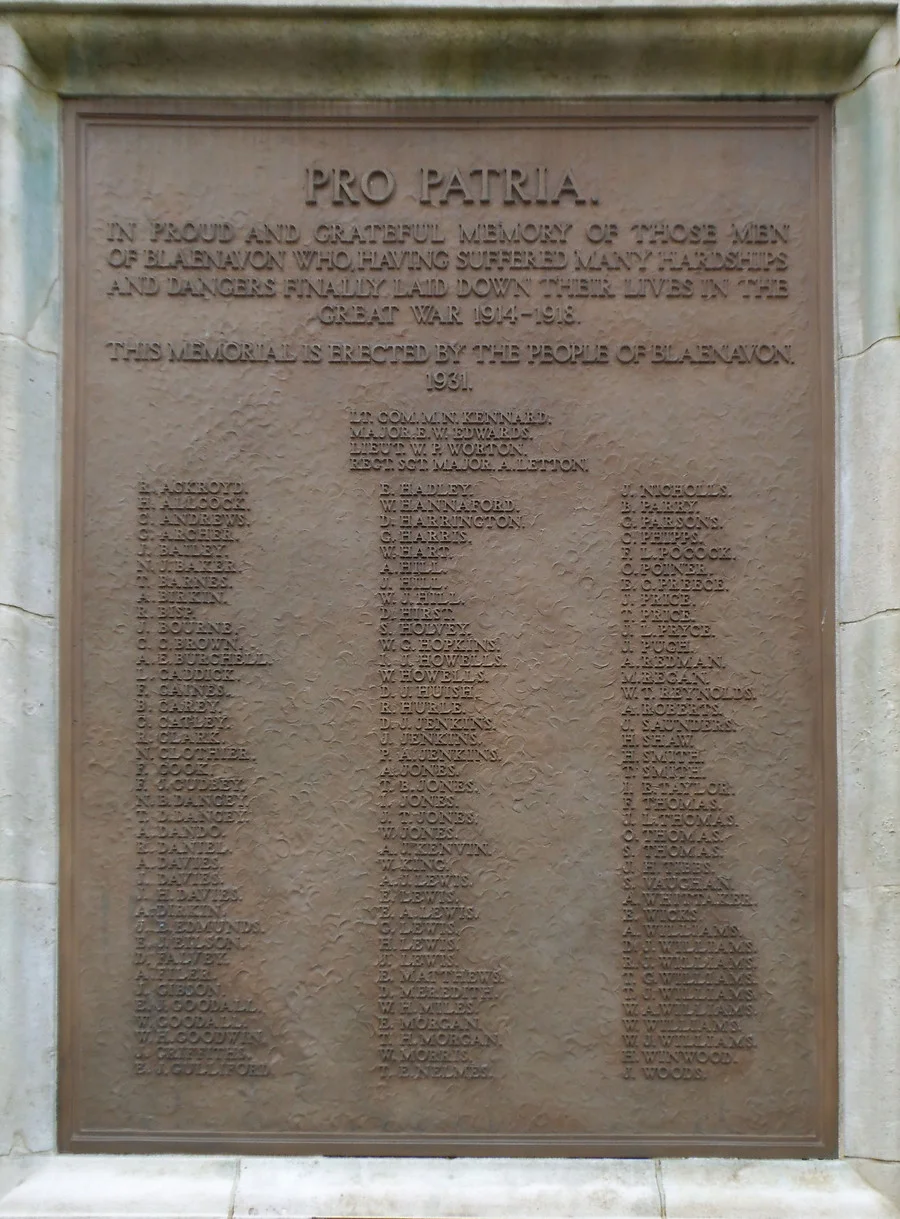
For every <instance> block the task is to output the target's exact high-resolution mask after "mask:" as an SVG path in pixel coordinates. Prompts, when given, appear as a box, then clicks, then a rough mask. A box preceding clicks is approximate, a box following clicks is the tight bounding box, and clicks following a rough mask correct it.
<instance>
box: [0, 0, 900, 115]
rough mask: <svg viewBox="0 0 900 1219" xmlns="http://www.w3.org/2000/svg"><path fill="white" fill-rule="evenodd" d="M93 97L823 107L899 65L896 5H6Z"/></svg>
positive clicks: (364, 0)
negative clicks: (814, 100)
mask: <svg viewBox="0 0 900 1219" xmlns="http://www.w3.org/2000/svg"><path fill="white" fill-rule="evenodd" d="M2 15H5V16H6V19H7V21H8V22H9V23H10V24H11V25H13V26H14V27H15V29H16V30H17V31H18V33H19V34H20V36H21V37H22V39H23V41H24V43H25V44H26V46H27V47H28V50H29V52H30V54H31V56H32V57H33V59H34V61H35V63H36V64H37V65H38V66H39V67H40V69H41V70H42V72H43V73H44V75H45V76H46V79H47V81H48V83H49V84H50V86H51V87H52V88H55V89H56V90H57V91H59V92H60V93H63V94H70V95H71V94H78V95H82V96H90V95H94V96H96V95H102V94H119V95H131V96H148V95H155V96H160V95H170V96H172V95H175V96H204V97H237V96H243V97H262V96H268V97H275V98H288V97H318V98H346V97H357V98H372V97H381V98H398V97H448V96H451V97H482V98H483V97H546V98H558V99H563V98H577V97H581V98H617V97H636V96H643V97H647V98H654V97H656V98H661V97H767V96H768V97H787V96H795V97H797V96H799V97H814V96H819V97H824V96H831V95H834V94H837V93H840V92H842V91H845V90H847V89H849V88H852V87H853V86H854V85H855V84H857V83H858V82H859V81H860V80H861V79H863V78H864V77H865V76H866V75H868V74H869V73H870V72H871V71H872V70H874V69H877V68H878V67H883V66H886V65H887V64H889V63H893V62H895V61H896V57H897V52H896V5H895V4H893V3H887V2H886V0H865V2H863V0H841V2H840V3H833V2H830V0H791V2H790V3H778V2H774V3H769V4H760V3H759V2H758V0H753V2H748V0H723V3H720V4H713V3H709V2H708V0H707V2H706V3H702V4H690V3H688V4H678V5H676V4H674V3H671V2H669V0H653V2H652V3H650V2H649V0H637V2H636V3H624V2H616V0H606V2H605V3H596V2H592V0H581V2H579V0H575V3H568V4H566V5H565V6H562V5H560V4H557V3H553V2H550V3H537V2H534V3H532V2H531V0H500V3H497V4H493V5H491V6H490V7H486V6H476V5H474V4H471V3H460V2H459V0H436V2H435V3H433V4H430V5H429V4H423V3H422V0H399V3H391V4H387V3H383V2H382V0H340V2H339V3H333V2H332V0H304V2H303V3H295V2H292V0H280V2H279V0H257V2H254V0H179V2H178V3H173V2H172V0H5V3H0V16H2Z"/></svg>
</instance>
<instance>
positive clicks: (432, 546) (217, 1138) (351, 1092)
mask: <svg viewBox="0 0 900 1219" xmlns="http://www.w3.org/2000/svg"><path fill="white" fill-rule="evenodd" d="M67 121H68V144H67V174H68V176H67V208H68V219H67V224H68V231H67V241H66V258H67V266H68V279H67V299H66V319H67V374H66V393H67V416H66V418H67V426H66V436H65V457H66V469H67V475H66V478H67V483H66V492H65V502H64V523H65V529H66V539H65V572H64V577H65V580H64V583H65V590H66V591H65V597H66V599H65V613H64V618H65V625H64V630H65V637H64V646H63V707H64V710H63V731H64V766H63V803H64V810H65V835H64V838H65V841H64V857H63V873H64V878H65V889H66V896H65V901H64V906H63V914H62V929H63V935H64V957H63V984H62V1012H63V1015H62V1037H63V1050H64V1052H63V1062H62V1071H63V1079H62V1102H61V1107H62V1120H61V1125H62V1132H63V1133H62V1140H63V1143H64V1145H65V1146H66V1147H67V1148H71V1149H87V1150H90V1149H93V1150H101V1149H105V1150H116V1149H129V1148H134V1149H145V1150H146V1149H152V1148H157V1149H163V1148H166V1149H176V1150H177V1149H203V1148H206V1149H218V1150H223V1151H224V1150H239V1149H243V1150H251V1151H252V1150H261V1151H262V1150H268V1151H284V1152H288V1151H293V1152H298V1151H313V1150H318V1151H334V1152H354V1153H359V1152H369V1153H402V1154H410V1153H413V1154H429V1153H474V1154H495V1155H496V1154H510V1153H530V1154H538V1155H544V1154H593V1155H597V1154H635V1155H640V1154H664V1153H666V1152H675V1153H677V1152H689V1151H692V1150H706V1151H709V1152H713V1153H724V1152H741V1153H749V1154H753V1153H758V1154H791V1153H792V1152H793V1153H796V1154H810V1153H817V1152H818V1153H820V1154H822V1153H827V1152H828V1151H829V1150H830V1149H831V1147H832V1140H833V1134H834V1109H835V1083H834V1075H835V1072H834V1060H835V1036H834V1025H835V1017H834V990H833V977H834V943H833V925H832V924H833V894H832V884H833V881H832V867H833V824H832V811H833V810H832V799H833V749H832V741H831V737H832V719H833V715H832V692H833V676H832V669H831V647H830V642H829V641H830V638H831V634H832V630H833V622H832V613H831V591H830V590H831V577H830V571H831V568H830V559H829V554H830V549H829V547H830V512H831V509H830V503H831V480H832V472H831V471H832V468H831V459H830V452H831V441H830V434H831V430H830V429H831V423H830V403H829V386H828V369H829V367H830V354H829V348H830V313H829V285H828V265H829V262H828V260H829V250H828V231H829V230H828V208H827V194H826V184H827V181H828V167H827V158H828V152H827V131H828V126H827V110H826V109H825V108H824V107H822V108H817V107H814V106H813V107H810V106H804V107H799V108H797V107H794V108H791V107H786V106H781V107H765V106H755V107H736V106H727V107H712V106H710V107H705V108H699V107H694V108H681V109H678V108H675V109H673V108H668V109H664V110H662V109H650V108H645V109H640V108H631V109H628V110H621V111H602V112H601V111H599V110H597V109H596V108H587V107H579V106H565V107H557V108H553V109H548V108H547V107H543V106H532V107H528V106H523V105H516V106H505V107H504V106H481V105H474V104H473V105H471V106H460V105H456V106H454V107H452V108H443V109H442V108H440V107H438V106H424V105H423V106H421V107H419V108H415V107H413V108H388V107H384V106H380V107H357V108H353V107H343V108H340V107H339V108H337V109H334V108H330V109H319V110H316V109H312V108H308V107H307V108H299V107H298V108H295V109H290V108H284V107H282V108H279V109H277V110H273V109H272V108H268V109H253V108H252V107H248V106H243V107H238V106H233V107H230V108H229V107H227V106H222V107H219V108H215V107H212V108H203V109H200V110H198V109H196V107H191V106H187V105H184V106H181V107H166V106H160V105H154V104H145V105H140V106H134V105H132V104H128V105H127V106H126V105H124V104H123V105H120V106H117V105H115V104H105V105H79V106H75V105H72V106H71V107H70V108H69V111H68V114H67Z"/></svg>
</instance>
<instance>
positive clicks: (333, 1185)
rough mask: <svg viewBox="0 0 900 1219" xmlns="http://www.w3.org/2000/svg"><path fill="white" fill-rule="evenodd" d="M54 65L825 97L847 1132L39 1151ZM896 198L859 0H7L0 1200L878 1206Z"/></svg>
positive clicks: (385, 1212) (55, 449)
mask: <svg viewBox="0 0 900 1219" xmlns="http://www.w3.org/2000/svg"><path fill="white" fill-rule="evenodd" d="M437 51H440V54H439V55H438V54H436V52H437ZM60 94H63V95H95V96H101V95H104V96H109V95H147V94H156V95H174V96H185V95H195V96H206V97H241V96H255V97H260V96H264V95H266V94H268V95H270V96H273V97H287V96H302V97H320V98H321V97H347V96H350V95H351V94H352V95H353V96H356V97H387V96H392V97H429V96H441V97H451V96H480V97H523V96H532V97H534V96H551V97H581V98H585V97H587V98H604V97H606V98H648V99H658V98H664V97H694V98H714V97H724V96H728V97H751V96H752V97H779V98H781V97H789V96H802V97H811V96H825V97H829V96H831V97H836V98H837V104H836V109H835V118H836V133H835V236H836V242H835V247H836V258H835V283H836V293H835V298H836V332H837V343H836V374H835V375H836V385H837V401H838V437H837V441H838V444H837V448H838V469H837V474H836V477H837V486H838V497H837V498H838V522H837V539H838V555H837V569H838V590H837V613H838V622H837V624H831V623H825V624H823V629H825V630H829V631H830V630H832V629H835V630H836V631H837V636H838V670H839V671H838V707H837V715H838V741H839V793H840V795H839V799H840V824H841V840H840V874H839V878H838V883H839V889H840V919H841V922H840V957H841V988H840V1024H841V1097H842V1116H841V1152H842V1157H843V1158H842V1159H840V1160H836V1161H808V1162H802V1161H774V1160H768V1161H766V1160H759V1161H753V1162H746V1161H742V1162H738V1161H732V1160H706V1159H704V1160H701V1159H685V1160H676V1159H671V1160H663V1161H659V1160H658V1161H649V1160H637V1161H622V1160H570V1161H560V1160H537V1159H535V1160H524V1159H523V1160H490V1159H483V1160H465V1159H458V1160H428V1159H420V1160H366V1159H330V1160H329V1159H323V1158H321V1157H311V1158H306V1159H290V1158H286V1159H279V1160H272V1159H268V1158H242V1159H236V1158H233V1157H206V1156H198V1157H186V1156H168V1155H165V1156H163V1155H161V1156H130V1157H123V1156H77V1157H76V1156H58V1155H56V1154H55V1151H54V1148H55V1145H56V1135H55V1081H56V1048H55V977H56V927H57V919H58V917H59V915H58V910H57V891H56V876H57V796H56V788H57V761H56V759H57V755H58V728H57V698H56V686H57V629H56V627H57V596H58V574H57V573H58V536H59V527H58V526H59V520H58V517H59V509H58V487H59V455H60V439H61V438H60V413H59V354H60V346H61V334H60V327H61V310H60V301H59V257H60V250H59V246H60V234H59V198H60V186H59V166H58V156H59V108H58V96H59V95H60ZM898 200H900V67H898V41H897V11H896V5H895V4H893V3H887V2H881V0H879V2H875V3H864V2H861V0H840V2H835V0H796V2H794V0H768V3H764V2H759V3H757V2H755V0H707V2H706V3H704V4H691V3H681V4H679V3H676V2H674V0H657V2H656V3H649V2H647V3H645V2H641V0H611V2H608V3H605V4H602V3H591V2H586V0H576V2H575V3H567V4H563V3H548V2H547V0H533V2H532V0H527V2H525V3H518V2H510V0H505V2H504V0H501V2H499V3H496V2H495V3H493V4H490V5H488V4H483V5H476V4H458V3H455V2H454V0H431V2H430V3H425V2H422V3H419V2H415V3H413V2H409V0H400V2H399V3H398V2H396V0H369V2H366V3H342V4H339V5H338V4H335V3H333V0H307V2H306V3H304V4H299V3H296V2H295V0H280V2H266V0H244V2H242V3H235V2H234V0H230V2H229V0H180V2H179V3H172V2H169V3H161V2H160V0H141V2H140V3H138V2H137V0H133V2H131V0H118V2H114V0H93V2H91V0H70V2H69V3H63V2H61V0H20V2H18V3H16V2H11V0H5V2H3V0H0V517H2V523H3V529H2V534H0V553H2V562H0V719H2V724H3V733H2V737H0V798H2V800H3V817H2V822H0V1096H2V1102H0V1217H2V1216H13V1215H17V1216H22V1217H25V1216H28V1217H30V1219H37V1217H38V1216H51V1215H53V1216H97V1217H100V1216H104V1217H107V1219H113V1217H116V1219H118V1217H119V1216H121V1217H123V1219H124V1217H125V1216H134V1215H141V1216H146V1217H148V1219H149V1217H151V1216H164V1215H172V1216H175V1215H177V1216H181V1217H182V1219H188V1217H189V1216H190V1217H193V1216H209V1217H213V1216H216V1217H218V1216H221V1217H222V1219H226V1216H227V1217H231V1216H234V1217H235V1219H238V1217H243V1216H247V1217H248V1219H249V1216H251V1215H254V1216H266V1215H270V1216H274V1215H283V1216H309V1215H314V1214H319V1215H321V1214H326V1215H333V1216H357V1215H358V1216H364V1215H381V1216H416V1215H418V1216H426V1217H431V1216H433V1217H435V1219H437V1217H439V1216H463V1215H481V1216H506V1215H509V1216H513V1215H516V1216H519V1215H523V1216H527V1215H542V1216H551V1215H556V1216H568V1215H573V1216H574V1215H581V1216H587V1215H590V1216H594V1215H596V1216H610V1217H611V1216H666V1217H667V1219H676V1217H679V1219H687V1217H690V1219H702V1217H706V1219H731V1217H735V1219H737V1217H738V1216H742V1217H745V1219H780V1217H782V1216H785V1217H786V1216H796V1217H797V1219H811V1217H812V1216H816V1217H817V1219H818V1217H820V1216H822V1217H830V1216H834V1219H868V1217H869V1216H872V1217H873V1219H874V1217H876V1216H877V1217H881V1216H884V1217H887V1216H890V1215H897V1214H898V1213H900V1212H898V1211H897V1210H896V1209H895V1208H894V1205H892V1203H891V1202H890V1201H889V1200H888V1199H893V1203H894V1204H898V1205H900V812H898V803H900V512H898V505H900V428H898V417H900V394H898V390H897V386H898V385H900V204H898V202H897V201H898ZM63 917H64V913H63ZM866 1182H868V1183H869V1184H866Z"/></svg>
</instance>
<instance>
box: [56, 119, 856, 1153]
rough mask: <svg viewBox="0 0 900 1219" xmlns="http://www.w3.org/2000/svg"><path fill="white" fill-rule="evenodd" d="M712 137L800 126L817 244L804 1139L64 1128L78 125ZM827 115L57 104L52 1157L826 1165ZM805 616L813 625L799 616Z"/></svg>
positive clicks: (71, 1095) (76, 648)
mask: <svg viewBox="0 0 900 1219" xmlns="http://www.w3.org/2000/svg"><path fill="white" fill-rule="evenodd" d="M711 121H712V122H714V123H715V125H716V126H717V127H719V128H721V127H723V126H734V127H747V126H753V127H759V126H767V127H770V128H776V127H805V128H810V129H811V130H812V131H813V133H814V139H815V156H816V188H817V190H816V207H815V209H814V216H813V221H814V224H815V237H816V242H817V247H818V256H819V257H818V279H817V282H816V302H815V308H814V309H813V310H812V311H811V320H812V317H813V316H814V317H815V321H816V326H817V340H818V353H819V360H818V368H817V369H816V375H815V379H814V393H813V397H814V399H815V400H816V401H817V402H818V406H819V409H818V411H817V414H816V418H815V419H814V421H813V425H814V432H815V435H816V438H817V441H818V447H819V454H820V457H819V463H818V478H817V484H816V486H815V487H814V488H813V489H812V494H813V504H814V508H815V514H814V519H815V520H816V522H817V525H818V529H817V536H816V538H815V554H814V556H813V564H812V571H813V574H814V584H815V588H816V591H817V592H818V598H817V604H816V605H815V606H813V607H811V609H812V610H813V611H814V621H812V622H811V624H810V627H811V632H815V631H818V633H819V639H820V648H819V663H818V673H817V675H816V676H817V680H818V687H819V690H820V698H819V704H818V714H817V720H816V723H815V724H814V725H813V726H812V727H813V729H814V739H815V744H816V748H817V757H818V767H817V774H818V786H819V810H820V815H819V818H818V823H817V847H818V864H819V867H818V872H817V893H816V909H817V926H816V961H815V967H816V975H817V978H818V983H819V985H818V1001H817V1013H818V1018H817V1029H816V1039H817V1043H818V1046H819V1064H820V1087H819V1111H818V1121H817V1128H816V1129H815V1130H814V1131H811V1132H810V1133H809V1134H808V1135H798V1136H792V1137H787V1138H777V1139H776V1138H769V1137H766V1136H757V1137H745V1136H736V1135H734V1136H730V1135H720V1136H716V1137H714V1138H708V1137H705V1136H696V1137H694V1136H691V1137H685V1136H667V1135H665V1134H660V1135H658V1136H653V1137H651V1136H646V1137H635V1136H625V1135H622V1136H603V1137H599V1136H593V1135H581V1136H569V1135H565V1136H563V1135H559V1136H557V1135H481V1134H479V1135H469V1136H466V1135H455V1136H447V1135H422V1134H399V1135H359V1134H339V1135H334V1134H324V1133H323V1134H316V1133H309V1134H295V1133H290V1132H284V1133H266V1134H260V1135H248V1134H245V1133H238V1132H235V1133H234V1134H221V1133H214V1134H213V1133H210V1134H205V1133H198V1132H195V1133H190V1134H182V1133H176V1132H156V1133H147V1132H138V1131H135V1132H133V1133H125V1132H121V1131H110V1130H103V1129H96V1130H78V1129H77V1128H76V1120H75V1103H76V1095H75V1087H76V1079H77V1073H78V1062H77V1053H78V1044H79V1030H78V1026H77V1017H78V1012H77V1005H76V1003H75V983H76V979H77V973H78V962H77V945H78V939H79V929H78V926H77V924H76V919H75V903H74V895H75V885H76V876H75V867H74V862H75V851H76V846H77V841H78V815H79V805H78V795H79V793H78V784H77V773H78V766H77V762H78V741H77V739H76V732H75V726H76V725H77V724H78V722H79V719H80V714H79V710H80V698H81V680H80V672H81V648H80V641H81V632H80V622H79V617H78V614H79V605H80V595H79V594H80V587H81V585H80V581H81V577H82V571H83V564H82V556H81V553H80V549H79V542H80V538H81V534H82V490H83V488H82V483H81V471H82V463H83V456H84V443H85V442H84V434H83V426H82V425H83V419H82V401H83V399H82V385H81V379H82V372H83V369H82V364H81V353H82V351H83V350H84V339H85V333H84V317H85V312H86V311H85V310H84V308H83V307H82V298H81V293H82V290H83V285H82V282H81V277H80V276H79V266H82V265H85V259H84V245H83V237H84V227H83V224H82V217H83V214H84V199H85V188H86V183H85V177H84V172H83V170H84V148H85V142H84V137H85V133H86V131H87V130H88V128H89V127H90V126H91V125H97V124H100V125H105V124H111V123H112V124H116V125H133V124H152V123H154V122H162V123H165V124H167V125H168V124H170V123H176V124H180V125H194V124H198V125H204V126H205V125H208V124H210V123H214V124H221V125H241V126H269V125H273V124H284V125H296V124H302V123H308V124H309V125H311V126H317V127H347V126H352V127H372V128H376V129H378V128H381V127H383V126H384V125H385V124H391V125H396V126H403V125H409V126H416V127H422V126H426V127H433V128H435V129H440V128H441V127H442V126H451V125H452V126H453V127H454V128H457V129H458V128H459V127H464V126H481V125H483V124H484V123H486V122H488V123H491V124H492V125H495V126H497V127H504V126H508V127H509V126H511V127H529V128H530V127H539V126H544V127H557V126H572V127H592V126H595V125H598V124H603V125H616V126H629V125H630V126H645V125H651V124H652V125H675V126H693V127H697V126H701V127H702V126H703V125H705V124H709V123H710V122H711ZM831 134H832V107H831V105H830V104H829V103H827V102H815V101H798V102H765V101H764V102H715V101H709V102H704V103H696V104H694V103H666V102H641V103H634V104H621V103H619V104H594V103H585V102H577V101H575V102H569V101H561V102H551V103H546V102H532V101H523V102H510V101H502V102H497V101H487V102H485V101H458V100H457V101H453V102H431V101H423V102H407V101H403V102H356V103H351V102H270V103H261V102H258V101H227V102H225V101H222V102H219V101H216V102H208V101H200V100H193V99H191V100H188V99H185V100H155V99H134V98H127V99H120V100H117V99H104V100H73V101H64V102H63V201H64V202H63V268H64V314H63V369H64V371H63V383H62V398H63V427H62V436H63V441H62V514H61V522H62V524H61V572H60V579H61V596H60V873H59V883H60V928H59V937H60V949H59V1023H58V1036H59V1089H58V1101H57V1106H58V1107H57V1115H58V1138H59V1149H60V1150H61V1151H71V1152H86V1153H121V1152H135V1153H145V1154H146V1153H178V1152H182V1153H183V1152H195V1153H204V1154H254V1155H297V1154H305V1155H321V1154H328V1155H343V1156H423V1157H425V1156H441V1155H443V1156H492V1157H496V1156H554V1157H603V1156H615V1157H622V1158H645V1157H660V1156H752V1157H772V1158H777V1157H784V1156H789V1157H796V1158H803V1157H815V1156H818V1157H829V1156H833V1155H835V1154H836V1153H837V1124H838V1122H837V1119H838V1100H839V1098H838V1049H837V1045H838V1018H837V1017H838V991H837V763H836V706H835V633H836V631H835V605H834V600H835V598H834V586H835V564H834V500H835V445H834V431H835V424H834V387H833V368H834V363H833V360H834V354H835V353H834V340H833V329H834V321H833V306H832V227H831V225H832V221H831V180H832V175H831ZM811 617H813V614H812V613H811Z"/></svg>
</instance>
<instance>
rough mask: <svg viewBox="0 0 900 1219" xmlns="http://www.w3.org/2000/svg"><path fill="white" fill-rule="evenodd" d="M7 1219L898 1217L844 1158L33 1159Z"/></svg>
mask: <svg viewBox="0 0 900 1219" xmlns="http://www.w3.org/2000/svg"><path fill="white" fill-rule="evenodd" d="M30 1167H31V1172H30V1175H29V1176H28V1177H27V1179H26V1180H25V1181H24V1182H22V1184H20V1185H18V1186H16V1188H14V1189H13V1190H12V1191H11V1192H10V1193H8V1194H7V1195H6V1197H5V1198H3V1199H2V1200H0V1217H3V1219H7V1217H9V1219H12V1217H13V1216H16V1217H18V1219H51V1217H55V1219H163V1217H164V1216H171V1217H174V1216H178V1219H201V1217H202V1219H251V1217H252V1219H266V1217H270V1216H271V1217H274V1216H280V1217H282V1219H309V1217H311V1216H315V1215H320V1216H321V1215H327V1216H334V1217H346V1219H350V1217H361V1216H371V1215H377V1216H382V1217H384V1219H400V1217H403V1216H416V1217H418V1219H445V1217H446V1219H449V1217H457V1219H459V1217H463V1216H479V1217H481V1219H513V1217H515V1219H529V1217H531V1216H535V1217H537V1216H540V1217H541V1219H551V1217H553V1219H568V1217H574V1216H578V1217H579V1219H594V1217H596V1219H660V1217H663V1219H813V1216H814V1217H815V1219H896V1217H897V1216H898V1214H900V1212H898V1211H897V1210H895V1209H894V1207H893V1206H891V1204H890V1203H889V1202H888V1201H887V1200H886V1199H885V1198H884V1197H882V1196H881V1195H880V1194H878V1193H876V1192H875V1191H874V1190H873V1189H871V1188H870V1187H869V1186H868V1185H866V1184H865V1182H864V1181H863V1180H862V1179H861V1178H860V1176H859V1175H858V1174H857V1173H856V1172H855V1170H854V1169H853V1168H852V1167H851V1166H850V1164H848V1163H847V1162H842V1161H835V1160H832V1161H828V1160H819V1161H780V1160H768V1161H759V1160H757V1161H746V1160H709V1159H706V1160H703V1159H694V1160H578V1161H573V1160H546V1159H544V1160H498V1159H484V1160H466V1159H459V1160H450V1159H448V1160H436V1159H432V1160H424V1159H416V1160H409V1159H392V1160H378V1159H350V1158H347V1159H339V1158H335V1159H326V1158H324V1157H320V1156H316V1157H310V1158H308V1159H288V1158H283V1159H282V1158H280V1159H271V1158H266V1157H259V1158H252V1159H251V1158H241V1159H238V1158H233V1157H215V1156H195V1157H190V1156H158V1157H151V1156H59V1157H52V1158H50V1157H48V1158H46V1159H45V1158H43V1157H36V1158H35V1159H34V1160H32V1162H31V1165H30Z"/></svg>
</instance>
